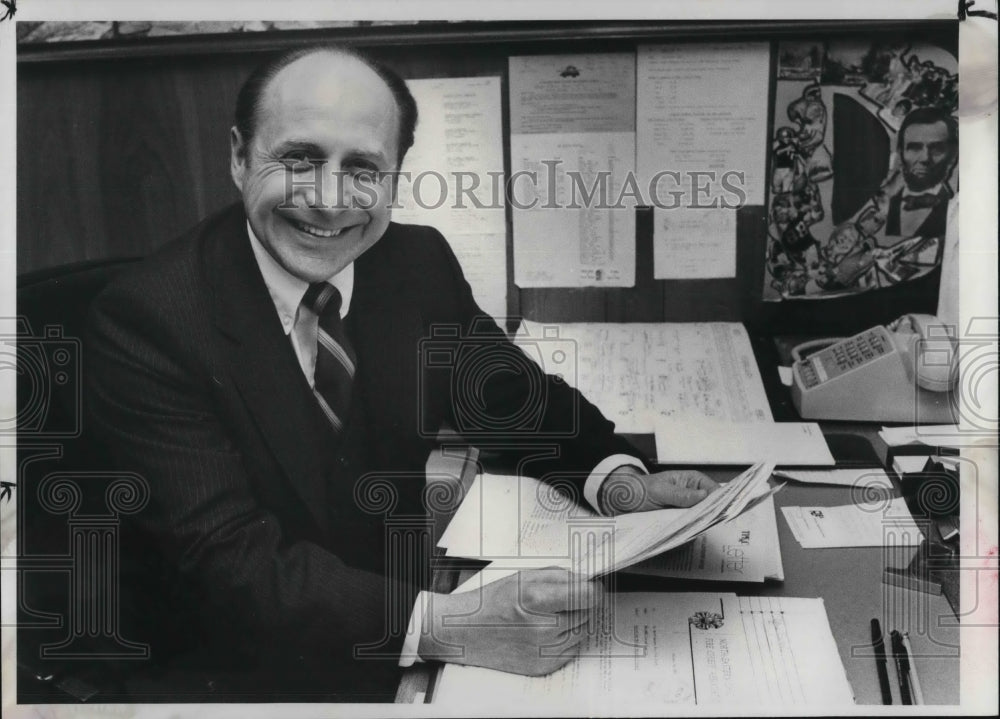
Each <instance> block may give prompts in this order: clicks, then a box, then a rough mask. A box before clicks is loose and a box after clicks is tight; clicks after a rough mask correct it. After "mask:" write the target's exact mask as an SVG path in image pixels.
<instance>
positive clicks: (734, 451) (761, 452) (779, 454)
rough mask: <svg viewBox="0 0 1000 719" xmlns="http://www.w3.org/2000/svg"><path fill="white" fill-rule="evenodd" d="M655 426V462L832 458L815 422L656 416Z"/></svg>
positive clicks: (786, 462) (797, 462)
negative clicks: (727, 420) (733, 420)
mask: <svg viewBox="0 0 1000 719" xmlns="http://www.w3.org/2000/svg"><path fill="white" fill-rule="evenodd" d="M655 430H656V461H657V462H658V463H659V464H698V465H706V464H751V463H753V462H757V461H760V460H762V459H764V460H767V461H769V462H773V463H774V464H777V465H783V466H817V467H821V466H833V464H834V459H833V455H832V454H831V453H830V447H829V446H828V445H827V443H826V439H825V438H824V437H823V432H822V431H820V428H819V425H818V424H816V423H814V422H753V423H741V424H733V423H727V422H714V421H711V420H699V419H697V418H689V419H686V420H666V419H659V420H657V421H656V424H655Z"/></svg>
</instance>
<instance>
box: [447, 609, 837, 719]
mask: <svg viewBox="0 0 1000 719" xmlns="http://www.w3.org/2000/svg"><path fill="white" fill-rule="evenodd" d="M470 620H471V621H474V620H475V617H471V618H470ZM581 631H583V632H585V637H584V639H583V641H582V643H581V645H580V646H581V648H580V651H579V655H578V656H577V657H576V658H574V659H573V660H572V661H570V662H569V664H566V665H565V666H563V667H562V668H560V669H558V670H556V671H555V672H553V673H552V674H549V675H547V676H542V677H527V676H521V675H518V674H508V673H506V672H501V671H497V670H494V669H484V668H482V667H470V666H461V665H457V664H447V665H445V667H444V669H443V670H442V672H441V676H440V678H439V680H438V683H437V685H436V686H435V689H434V693H433V695H432V701H433V703H434V704H437V705H444V706H447V705H453V706H463V705H465V706H469V707H501V708H502V709H508V708H509V709H511V710H513V711H517V708H518V707H522V708H524V709H527V708H529V707H530V710H531V712H532V713H541V712H545V711H548V710H558V711H559V712H560V713H567V712H574V711H575V712H577V713H578V714H579V715H580V716H587V715H589V716H595V715H601V714H605V713H615V714H621V713H622V711H623V710H624V709H629V710H636V711H642V710H653V709H657V708H660V711H662V707H663V706H664V705H666V704H674V705H698V706H714V707H726V706H729V707H733V708H735V707H737V706H738V707H741V708H744V709H745V708H749V707H753V708H755V709H758V708H759V709H766V708H768V707H775V708H781V710H782V711H783V712H787V711H789V710H790V709H793V708H794V707H807V706H812V707H823V708H824V710H827V709H828V708H832V707H843V706H847V705H850V704H853V701H854V695H853V692H852V690H851V686H850V684H849V683H848V681H847V675H846V673H845V671H844V666H843V664H842V663H841V660H840V655H839V653H838V651H837V645H836V642H835V641H834V638H833V634H832V632H831V631H830V624H829V620H828V619H827V615H826V608H825V606H824V604H823V600H822V599H802V598H789V597H738V596H736V595H735V594H729V593H721V594H716V593H701V592H691V593H661V592H639V593H620V594H614V595H609V601H608V602H607V603H606V604H605V606H604V607H603V608H602V610H601V611H600V612H599V613H597V615H596V616H595V617H593V618H592V621H591V623H590V625H587V626H584V627H582V628H581ZM550 651H552V652H558V651H560V647H552V648H551V650H550ZM493 702H496V703H493Z"/></svg>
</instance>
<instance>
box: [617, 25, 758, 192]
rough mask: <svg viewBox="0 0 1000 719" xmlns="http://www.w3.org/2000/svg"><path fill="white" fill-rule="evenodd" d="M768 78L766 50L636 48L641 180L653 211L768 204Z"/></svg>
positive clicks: (745, 45)
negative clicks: (652, 195)
mask: <svg viewBox="0 0 1000 719" xmlns="http://www.w3.org/2000/svg"><path fill="white" fill-rule="evenodd" d="M769 73H770V46H769V44H768V43H766V42H756V43H755V42H730V43H711V44H697V45H692V44H688V43H678V44H676V45H643V46H640V47H639V51H638V55H637V70H636V74H637V87H638V90H637V96H636V102H637V110H636V153H637V175H638V178H639V183H640V185H641V186H642V187H643V188H647V189H648V190H649V191H650V192H651V193H653V192H655V194H656V198H657V200H658V201H657V202H653V204H654V205H660V206H664V205H665V206H672V207H688V208H705V209H708V208H720V209H729V210H732V209H735V208H736V207H738V206H739V205H742V204H749V205H762V204H764V188H765V165H766V158H767V147H768V141H767V112H768V108H767V98H768V76H769ZM674 193H677V194H674Z"/></svg>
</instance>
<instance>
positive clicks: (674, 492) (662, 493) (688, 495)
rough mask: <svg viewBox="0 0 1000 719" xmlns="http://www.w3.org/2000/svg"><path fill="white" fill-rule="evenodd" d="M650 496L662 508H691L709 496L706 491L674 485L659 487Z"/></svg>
mask: <svg viewBox="0 0 1000 719" xmlns="http://www.w3.org/2000/svg"><path fill="white" fill-rule="evenodd" d="M650 495H651V497H652V500H653V501H654V502H655V503H656V504H658V505H660V506H661V507H691V506H693V505H695V504H698V502H700V501H701V500H703V499H704V498H705V497H707V496H708V492H707V491H706V490H704V489H682V488H680V487H675V486H673V485H669V484H668V485H659V486H657V487H655V488H654V489H653V490H652V491H651V492H650Z"/></svg>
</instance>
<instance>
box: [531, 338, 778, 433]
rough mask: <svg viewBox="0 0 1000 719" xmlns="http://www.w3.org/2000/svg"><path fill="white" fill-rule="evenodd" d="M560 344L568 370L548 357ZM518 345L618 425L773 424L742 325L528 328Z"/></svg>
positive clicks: (643, 428)
mask: <svg viewBox="0 0 1000 719" xmlns="http://www.w3.org/2000/svg"><path fill="white" fill-rule="evenodd" d="M555 339H558V340H559V341H560V342H561V344H560V349H561V350H562V352H563V354H566V355H568V354H570V353H572V355H573V356H571V357H570V358H569V360H570V361H569V362H568V363H564V365H563V366H562V367H560V368H556V367H555V366H553V363H552V361H551V360H550V358H549V357H548V356H547V355H546V354H545V353H544V349H545V348H546V346H548V345H552V344H554V341H555ZM515 342H517V343H518V344H520V345H521V347H522V348H523V349H524V350H525V351H526V352H527V353H528V355H529V356H530V357H532V358H533V359H534V360H535V361H536V362H537V363H538V364H540V365H541V366H542V369H545V370H546V371H547V372H550V373H553V372H558V373H559V374H561V375H562V376H563V378H564V379H565V380H566V381H567V382H569V383H570V384H571V385H573V386H575V387H576V388H577V389H579V390H580V392H582V393H583V396H584V397H586V398H587V399H588V400H589V401H590V402H592V403H594V404H595V405H597V407H598V408H599V409H600V410H601V412H603V413H604V416H605V417H607V418H608V419H610V420H611V421H613V422H614V423H615V428H616V430H617V431H618V432H626V433H628V432H633V433H642V432H653V431H654V428H655V423H656V421H657V420H660V419H666V420H669V419H676V420H681V421H693V420H697V419H702V418H704V419H712V420H718V421H720V422H731V423H750V422H771V421H772V415H771V408H770V405H769V404H768V401H767V393H766V392H765V391H764V383H763V381H762V380H761V376H760V372H759V371H758V369H757V361H756V359H755V358H754V354H753V348H752V347H751V346H750V338H749V336H748V335H747V332H746V329H745V328H744V327H743V325H742V324H740V323H738V322H690V323H687V322H685V323H655V324H654V323H630V324H613V323H578V324H560V325H554V324H549V323H538V322H528V321H525V322H524V323H523V326H522V329H521V331H520V332H519V333H518V336H517V337H515Z"/></svg>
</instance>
